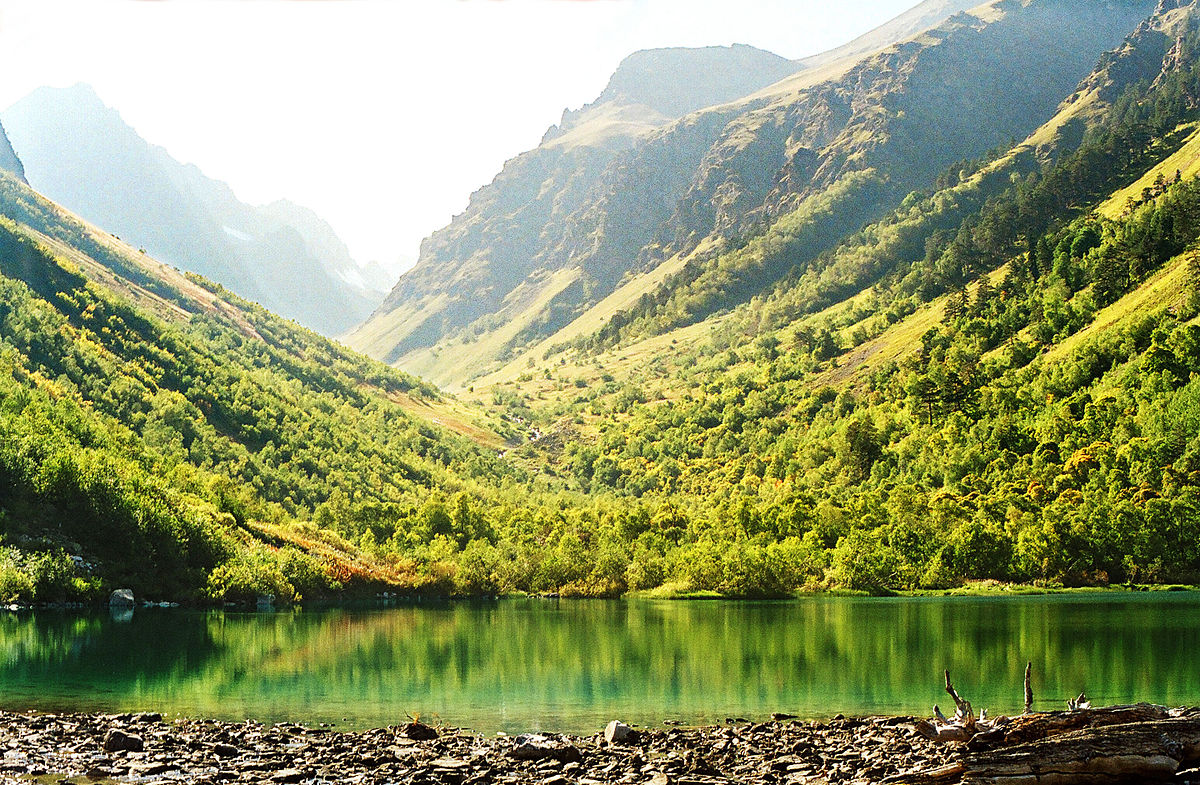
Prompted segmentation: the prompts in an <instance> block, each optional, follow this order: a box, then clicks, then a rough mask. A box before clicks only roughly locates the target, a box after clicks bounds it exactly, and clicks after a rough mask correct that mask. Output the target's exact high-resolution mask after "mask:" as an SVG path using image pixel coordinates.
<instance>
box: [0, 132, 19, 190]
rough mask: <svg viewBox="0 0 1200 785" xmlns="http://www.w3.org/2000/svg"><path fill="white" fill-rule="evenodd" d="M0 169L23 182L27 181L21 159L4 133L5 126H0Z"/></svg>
mask: <svg viewBox="0 0 1200 785" xmlns="http://www.w3.org/2000/svg"><path fill="white" fill-rule="evenodd" d="M0 169H3V170H4V171H6V172H10V173H11V174H14V175H16V177H17V178H18V179H19V180H21V181H22V182H24V181H25V167H24V166H22V165H21V159H20V158H18V157H17V153H16V151H14V150H13V148H12V142H10V141H9V140H8V135H7V134H6V133H5V132H4V125H3V124H0Z"/></svg>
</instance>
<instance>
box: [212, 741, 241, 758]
mask: <svg viewBox="0 0 1200 785" xmlns="http://www.w3.org/2000/svg"><path fill="white" fill-rule="evenodd" d="M212 751H213V755H216V756H217V757H218V758H232V757H233V756H234V755H237V754H238V748H237V747H235V746H233V745H232V744H221V743H217V744H214V745H213V748H212Z"/></svg>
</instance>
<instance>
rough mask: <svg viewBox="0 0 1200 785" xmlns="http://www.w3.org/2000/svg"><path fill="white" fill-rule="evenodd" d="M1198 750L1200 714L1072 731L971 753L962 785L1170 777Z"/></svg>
mask: <svg viewBox="0 0 1200 785" xmlns="http://www.w3.org/2000/svg"><path fill="white" fill-rule="evenodd" d="M1198 753H1200V718H1198V717H1195V716H1192V717H1178V718H1172V719H1164V720H1152V721H1149V722H1134V723H1128V724H1124V725H1107V726H1103V727H1090V728H1085V729H1082V730H1076V731H1071V732H1070V733H1064V734H1061V735H1056V736H1051V737H1048V738H1044V739H1041V740H1039V741H1035V742H1030V743H1028V744H1018V745H1015V746H1008V747H999V748H997V749H993V750H986V751H979V752H968V753H967V755H966V756H965V760H964V761H963V763H964V772H963V776H962V782H963V785H984V784H985V783H986V785H1017V784H1018V783H1038V785H1075V783H1104V782H1122V781H1125V782H1130V781H1132V782H1155V781H1164V780H1170V779H1171V778H1172V777H1173V776H1174V774H1175V772H1176V771H1178V770H1179V769H1180V767H1181V766H1183V765H1184V764H1186V763H1191V762H1193V761H1195V760H1196V759H1197V754H1198Z"/></svg>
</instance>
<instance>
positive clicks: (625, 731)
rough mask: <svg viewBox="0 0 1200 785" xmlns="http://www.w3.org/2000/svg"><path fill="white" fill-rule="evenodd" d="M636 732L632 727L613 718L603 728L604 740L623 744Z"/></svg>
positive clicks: (632, 737) (630, 739) (631, 738)
mask: <svg viewBox="0 0 1200 785" xmlns="http://www.w3.org/2000/svg"><path fill="white" fill-rule="evenodd" d="M636 733H637V732H636V731H635V730H634V729H633V728H631V727H629V726H628V725H626V724H625V723H623V722H621V721H620V720H613V721H612V722H610V723H608V727H606V728H605V729H604V740H605V741H607V742H608V743H609V744H624V743H625V742H627V741H632V740H633V739H634V737H635V735H636Z"/></svg>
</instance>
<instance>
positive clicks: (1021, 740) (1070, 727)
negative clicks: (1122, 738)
mask: <svg viewBox="0 0 1200 785" xmlns="http://www.w3.org/2000/svg"><path fill="white" fill-rule="evenodd" d="M1170 717H1171V714H1170V712H1168V711H1167V709H1165V708H1164V707H1162V706H1154V705H1151V704H1149V703H1138V704H1135V705H1133V706H1108V707H1106V708H1102V709H1084V710H1080V711H1050V712H1044V713H1041V714H1023V715H1021V716H1020V717H1013V718H1012V719H1011V720H1009V721H1008V723H1007V724H1006V725H1004V726H1003V727H1002V728H1001V729H1000V730H1002V731H1003V732H1002V733H1001V734H997V733H996V732H995V731H993V732H990V733H986V734H984V733H980V734H977V735H976V736H974V737H973V738H972V739H971V741H970V744H969V745H968V746H969V747H970V748H971V749H973V750H988V749H995V748H997V747H1010V746H1012V745H1014V744H1026V743H1029V742H1034V741H1039V740H1041V739H1045V738H1048V737H1051V736H1057V735H1060V734H1063V733H1069V732H1071V731H1076V730H1080V729H1084V728H1100V727H1104V726H1106V725H1128V724H1130V723H1137V722H1152V721H1155V720H1165V719H1169V718H1170Z"/></svg>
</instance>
